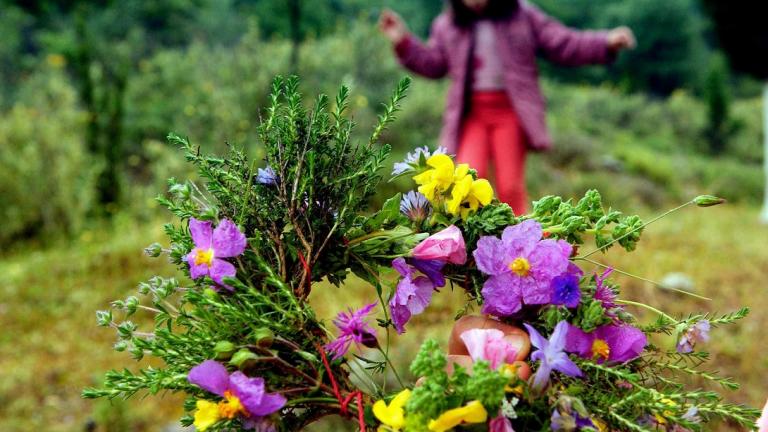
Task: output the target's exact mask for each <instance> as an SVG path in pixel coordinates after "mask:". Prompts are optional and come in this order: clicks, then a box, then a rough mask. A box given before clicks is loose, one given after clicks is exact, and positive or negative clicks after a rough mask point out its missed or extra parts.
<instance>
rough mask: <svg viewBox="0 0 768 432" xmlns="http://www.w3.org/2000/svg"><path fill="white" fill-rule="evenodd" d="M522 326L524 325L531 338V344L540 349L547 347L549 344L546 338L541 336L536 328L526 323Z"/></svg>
mask: <svg viewBox="0 0 768 432" xmlns="http://www.w3.org/2000/svg"><path fill="white" fill-rule="evenodd" d="M523 326H525V328H526V330H528V336H529V337H530V338H531V345H533V346H535V347H536V348H538V349H540V350H545V349H547V347H548V346H549V341H548V340H546V339H545V338H544V336H542V335H541V333H539V332H538V330H536V329H535V328H533V327H532V326H530V325H529V324H528V323H524V324H523ZM534 354H535V353H534Z"/></svg>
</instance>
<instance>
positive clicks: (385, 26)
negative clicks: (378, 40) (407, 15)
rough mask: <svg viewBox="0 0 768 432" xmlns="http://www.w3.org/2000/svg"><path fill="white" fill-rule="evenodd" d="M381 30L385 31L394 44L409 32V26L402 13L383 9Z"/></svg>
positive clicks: (380, 21) (385, 34) (380, 20)
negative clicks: (401, 15) (401, 16)
mask: <svg viewBox="0 0 768 432" xmlns="http://www.w3.org/2000/svg"><path fill="white" fill-rule="evenodd" d="M379 30H381V32H382V33H384V36H386V37H387V39H389V40H390V41H391V42H392V43H393V44H397V43H399V42H400V41H402V40H403V39H404V38H405V36H406V35H407V34H408V27H407V26H406V25H405V22H404V21H403V19H402V18H400V15H398V14H397V13H395V12H394V11H392V10H390V9H384V10H383V11H381V16H380V17H379Z"/></svg>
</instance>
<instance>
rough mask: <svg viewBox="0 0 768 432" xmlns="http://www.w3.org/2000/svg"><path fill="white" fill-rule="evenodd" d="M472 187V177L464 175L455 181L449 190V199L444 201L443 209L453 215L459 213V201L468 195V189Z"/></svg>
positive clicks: (462, 200)
mask: <svg viewBox="0 0 768 432" xmlns="http://www.w3.org/2000/svg"><path fill="white" fill-rule="evenodd" d="M471 189H472V177H471V176H464V178H462V179H461V180H459V181H457V182H456V183H455V184H454V185H453V190H452V191H451V199H450V200H448V202H446V203H445V211H447V212H448V213H449V214H452V215H454V216H456V215H458V214H459V211H460V210H461V203H463V202H464V199H465V198H466V197H467V195H469V191H470V190H471Z"/></svg>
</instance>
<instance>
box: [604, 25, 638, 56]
mask: <svg viewBox="0 0 768 432" xmlns="http://www.w3.org/2000/svg"><path fill="white" fill-rule="evenodd" d="M607 40H608V49H610V50H611V51H621V50H623V49H633V48H634V47H635V46H636V45H637V41H635V34H634V33H632V30H631V29H630V28H629V27H624V26H622V27H616V28H615V29H613V30H610V31H609V32H608V37H607Z"/></svg>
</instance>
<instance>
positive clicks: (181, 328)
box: [84, 78, 759, 432]
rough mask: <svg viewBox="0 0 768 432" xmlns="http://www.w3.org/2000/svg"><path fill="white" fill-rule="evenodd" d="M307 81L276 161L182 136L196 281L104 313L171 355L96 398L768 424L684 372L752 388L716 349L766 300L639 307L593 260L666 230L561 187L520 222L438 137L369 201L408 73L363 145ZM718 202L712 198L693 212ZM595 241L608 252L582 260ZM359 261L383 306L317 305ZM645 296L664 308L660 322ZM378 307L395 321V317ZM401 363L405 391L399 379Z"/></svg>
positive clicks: (416, 415) (121, 340) (630, 425)
mask: <svg viewBox="0 0 768 432" xmlns="http://www.w3.org/2000/svg"><path fill="white" fill-rule="evenodd" d="M297 84H298V82H297V80H296V79H295V78H291V79H288V80H283V79H281V78H278V79H276V80H275V82H274V84H273V89H272V90H273V92H272V98H271V103H270V105H269V107H268V108H267V109H266V113H265V118H264V120H263V122H262V124H261V128H260V135H261V141H262V143H263V145H264V147H265V149H266V158H265V159H266V160H265V161H264V162H260V161H257V162H254V161H249V160H248V158H247V157H246V155H245V153H244V152H243V151H242V150H237V149H233V150H232V151H231V153H230V154H229V155H228V156H227V157H224V158H220V157H214V156H206V155H202V154H200V152H199V150H198V149H196V148H195V147H193V146H192V145H191V144H190V143H189V141H188V140H187V139H184V138H181V137H179V136H176V135H170V136H169V140H170V141H171V142H172V143H174V144H176V145H179V146H180V147H181V148H182V149H183V150H184V152H185V154H186V158H187V160H188V161H189V162H191V163H193V164H195V165H196V166H197V167H198V169H199V172H200V176H201V178H202V179H203V180H204V182H203V184H202V185H197V184H196V183H194V182H191V181H183V182H179V181H176V180H175V179H171V180H170V182H169V186H170V187H169V192H168V194H166V195H163V196H161V197H160V198H159V200H160V202H161V203H162V204H163V205H164V206H166V207H167V208H168V209H169V210H170V211H171V212H172V213H173V214H174V215H175V216H176V217H177V218H178V221H177V222H176V223H169V224H167V225H166V226H165V232H166V234H167V236H168V239H169V244H168V245H167V246H166V247H163V246H161V245H158V244H156V245H152V246H150V247H148V248H147V253H148V254H149V255H151V256H155V257H157V256H160V255H166V256H168V258H169V259H170V260H171V261H172V262H173V263H174V264H176V265H177V266H178V268H179V270H180V272H181V273H182V274H183V275H184V277H183V278H181V279H176V278H168V277H161V276H157V277H154V278H152V279H150V280H149V281H147V282H144V283H141V284H140V285H139V296H131V297H128V298H127V299H124V300H118V301H115V302H113V304H112V308H111V309H110V310H107V311H101V312H98V314H97V318H98V322H99V324H100V325H102V326H105V327H112V328H114V329H115V330H116V331H117V335H118V341H117V342H116V344H115V349H117V350H118V351H127V352H129V353H130V354H131V355H132V356H133V357H134V358H135V359H137V360H138V359H142V358H143V357H145V356H151V357H155V358H158V359H159V360H160V361H161V362H160V364H161V366H159V367H147V368H144V369H140V370H138V371H137V372H133V371H130V370H128V369H124V370H121V371H111V372H108V373H107V374H106V377H105V380H104V383H103V386H102V387H101V388H90V389H86V390H85V391H84V396H85V397H89V398H96V397H108V398H114V397H130V396H132V395H134V394H136V393H138V392H149V393H151V394H154V393H158V392H161V391H171V392H183V393H185V394H187V395H188V398H187V402H186V404H185V409H186V411H187V415H186V416H185V417H183V418H182V419H181V422H182V424H184V425H194V426H195V428H196V430H199V431H206V430H208V431H232V430H257V431H277V430H279V431H295V430H300V429H301V428H303V427H304V426H306V425H308V424H310V423H312V422H314V421H316V420H318V419H319V418H321V417H324V416H328V415H337V414H340V415H342V416H344V417H347V418H350V421H353V422H354V423H355V424H356V425H357V427H359V428H360V429H361V430H367V429H376V428H378V430H379V431H408V432H411V431H414V432H417V431H431V432H443V431H449V430H490V431H494V432H501V431H504V432H509V431H515V430H517V431H548V430H554V431H577V430H583V431H661V430H663V431H678V432H681V431H686V430H690V431H699V430H703V429H704V428H705V425H706V423H707V422H708V421H710V420H713V419H724V420H726V421H729V422H731V424H734V425H736V424H738V425H742V426H744V427H751V426H752V425H753V424H754V420H755V419H756V418H757V415H758V414H759V413H758V412H757V411H756V410H754V409H751V408H748V407H744V406H739V405H732V404H728V403H726V402H724V401H723V399H722V397H721V395H720V394H719V393H717V392H714V391H709V390H701V389H689V388H687V387H686V386H684V385H683V384H682V383H683V382H685V376H686V375H687V376H692V377H696V378H699V379H704V380H710V381H713V382H715V383H717V384H719V385H721V386H722V387H723V388H726V389H735V388H737V387H738V385H737V384H736V383H734V382H732V381H730V380H729V379H727V378H720V377H718V376H717V375H716V374H714V373H711V372H708V371H707V370H706V369H705V368H702V365H703V363H704V362H705V361H706V360H707V354H706V353H705V352H704V351H701V350H700V349H699V348H700V347H701V344H703V343H705V342H706V341H707V339H708V338H709V332H710V330H711V329H713V328H715V327H717V326H720V325H724V324H729V323H732V322H734V321H736V320H738V319H740V318H743V317H744V316H745V315H746V314H747V310H746V309H743V310H739V311H736V312H733V313H730V314H725V315H721V316H716V315H710V314H692V315H690V316H688V317H683V318H675V317H671V316H669V315H667V314H665V313H664V312H662V311H660V310H658V309H656V308H654V307H652V306H649V305H644V304H640V303H636V302H632V301H629V300H624V299H621V298H620V297H619V287H618V286H616V284H614V283H613V282H612V281H611V279H610V276H611V272H612V269H610V268H606V269H605V270H604V271H600V272H598V273H596V274H587V273H585V272H584V271H583V269H582V268H581V267H580V265H583V264H584V263H589V264H591V265H593V266H594V265H596V264H597V262H596V261H593V260H591V259H590V256H591V255H593V254H594V253H598V252H600V251H605V250H607V249H608V248H610V247H613V246H619V247H622V248H624V249H626V250H627V251H632V250H634V249H635V247H636V245H637V243H638V241H639V239H640V235H641V233H642V231H643V228H644V227H645V226H646V225H647V224H648V223H650V222H648V223H644V222H643V221H641V220H640V218H639V217H637V216H633V215H630V216H625V215H623V214H622V213H620V212H618V211H616V210H612V209H608V210H606V209H605V207H604V206H603V203H602V202H601V197H600V195H599V193H598V192H596V191H590V192H588V193H587V194H586V195H585V196H584V198H582V199H581V200H579V201H577V202H573V201H571V200H563V199H561V198H559V197H554V196H547V197H544V198H542V199H540V200H538V201H536V202H534V204H533V211H532V212H531V213H530V214H527V215H514V214H513V212H512V210H511V209H510V207H509V206H508V205H506V204H503V203H500V202H498V201H497V200H495V199H494V193H493V189H492V187H491V185H490V183H489V182H488V181H487V180H485V179H481V178H478V177H477V174H476V172H475V171H474V170H472V168H471V167H469V166H467V165H465V164H457V163H456V162H455V161H454V159H453V157H452V156H451V155H448V154H446V153H445V151H443V150H442V149H437V150H436V151H434V152H432V151H430V150H429V149H427V148H419V149H417V150H416V151H414V152H412V153H410V154H409V155H408V156H407V158H406V160H405V161H402V162H399V163H396V164H395V165H394V169H393V176H394V177H400V176H406V177H409V178H410V179H412V181H413V182H414V190H412V191H410V192H407V193H405V194H400V193H398V194H397V195H395V196H394V197H391V198H390V199H388V200H387V201H386V202H385V203H384V204H383V206H382V207H381V208H380V209H378V210H377V211H373V212H371V211H370V209H368V207H367V205H368V199H369V198H370V197H371V196H372V195H373V194H374V193H376V191H377V186H378V184H379V182H380V181H381V180H382V176H381V174H380V171H381V169H382V168H384V167H385V165H386V163H387V157H388V155H389V151H390V148H389V146H388V145H380V144H378V141H379V138H380V135H381V133H382V132H383V131H384V129H385V128H386V127H387V126H388V125H389V124H390V122H391V121H392V120H393V119H394V117H395V114H396V113H397V112H398V110H399V103H400V101H401V99H402V98H403V97H404V95H405V92H406V90H407V88H408V85H409V81H408V80H407V79H405V80H403V81H401V83H400V84H399V85H398V87H397V89H396V90H395V92H394V94H393V96H392V99H391V100H390V101H389V103H388V104H385V105H384V109H383V113H382V114H381V115H380V117H379V122H378V124H377V125H376V126H375V128H374V130H373V132H372V134H371V136H370V139H369V140H367V141H364V142H353V140H352V139H351V138H350V132H351V129H352V126H353V124H352V123H351V121H350V120H349V119H348V118H347V117H346V115H345V110H346V108H347V99H348V91H347V89H346V88H342V89H341V91H340V92H339V94H338V96H337V97H336V99H335V101H334V102H335V103H334V104H333V106H332V107H331V106H329V105H330V104H329V101H328V98H327V97H325V96H319V97H318V98H317V99H316V100H315V101H314V103H313V105H312V107H311V109H307V108H305V106H304V103H303V101H302V98H301V96H300V94H299V93H298V91H297ZM720 202H721V200H720V199H718V198H715V197H711V196H700V197H697V198H696V199H694V200H692V201H691V202H689V203H687V204H685V205H698V206H702V207H706V206H709V205H715V204H719V203H720ZM685 205H684V206H685ZM681 207H682V206H681ZM651 222H652V221H651ZM587 243H589V244H593V245H594V246H592V248H593V249H592V250H591V251H590V252H580V247H581V249H583V248H584V247H585V246H584V245H586V244H587ZM350 274H355V275H356V276H358V277H359V278H362V279H363V280H364V281H366V282H368V284H369V289H368V291H367V292H365V293H361V294H360V295H357V297H369V298H370V299H371V300H372V301H371V303H370V304H367V305H364V306H362V307H359V308H357V309H355V308H349V310H348V311H347V312H342V313H340V314H339V315H338V316H337V317H336V318H335V319H333V320H332V321H331V323H330V325H329V323H328V322H327V321H326V320H324V319H322V318H321V317H318V316H317V315H316V314H315V312H314V311H313V309H312V307H311V306H310V305H309V303H308V301H307V298H308V296H309V294H310V292H311V290H312V288H313V284H314V283H316V282H320V281H327V282H329V283H331V284H334V285H337V286H340V289H341V290H348V289H349V288H348V287H345V286H344V281H345V279H346V278H347V277H348V276H349V275H350ZM449 285H450V287H452V288H455V289H461V290H463V291H464V292H465V293H466V298H467V301H466V304H465V306H464V307H463V308H462V309H461V310H460V311H459V313H458V320H457V321H456V322H455V323H454V325H453V329H452V332H451V335H450V338H449V340H448V341H442V342H443V343H441V342H440V341H435V340H427V341H425V342H424V343H423V345H422V347H421V349H420V351H419V352H418V354H417V355H416V356H415V357H414V359H413V361H412V363H411V365H410V375H406V374H404V373H402V371H400V373H398V371H397V370H396V369H395V367H394V366H393V365H392V363H391V362H390V360H389V356H388V353H389V341H390V339H391V337H396V336H395V334H402V333H403V332H405V331H406V330H407V328H408V327H409V321H410V319H411V318H412V317H413V316H414V315H417V314H420V313H422V312H423V311H424V310H425V309H426V308H427V307H429V304H430V302H431V300H432V297H433V296H434V295H436V294H437V293H439V291H440V290H441V289H447V288H448V286H449ZM342 292H343V291H342ZM346 294H349V292H348V291H347V293H346ZM343 296H344V295H343V294H342V295H340V298H343ZM626 305H634V306H639V307H644V308H646V309H648V310H650V311H652V312H653V313H654V314H655V315H656V316H657V317H658V318H657V319H656V321H654V322H650V323H645V324H641V323H639V322H637V321H636V320H635V318H634V317H633V316H632V315H631V314H630V313H629V312H628V311H627V310H625V306H626ZM374 310H381V311H382V314H383V318H382V319H379V320H378V322H377V323H376V326H377V327H378V329H377V328H376V327H374V324H373V323H372V322H371V319H370V318H369V315H370V314H371V313H372V312H373V311H374ZM139 312H140V313H141V314H145V313H146V314H150V315H152V318H153V324H152V325H153V328H152V329H151V331H145V330H140V329H139V325H137V324H135V323H133V322H132V321H130V317H131V316H132V315H134V314H137V313H139ZM144 322H146V321H144ZM665 339H673V340H674V341H675V342H676V345H677V346H676V349H667V348H666V346H667V343H666V342H665ZM156 364H157V363H156ZM361 364H362V365H364V367H360V365H361ZM388 372H391V373H388ZM361 374H366V375H365V376H363V377H361V376H360V375H361ZM390 376H392V377H393V378H394V379H395V380H396V381H397V383H398V386H399V389H398V390H396V391H388V390H385V389H386V388H387V386H386V381H387V380H388V377H390ZM363 384H364V385H363Z"/></svg>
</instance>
